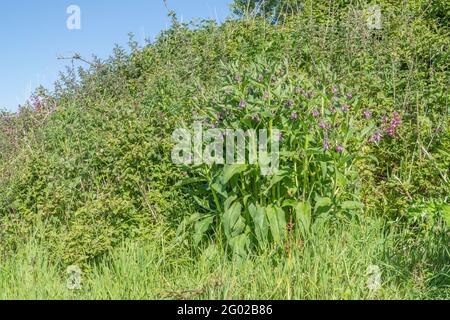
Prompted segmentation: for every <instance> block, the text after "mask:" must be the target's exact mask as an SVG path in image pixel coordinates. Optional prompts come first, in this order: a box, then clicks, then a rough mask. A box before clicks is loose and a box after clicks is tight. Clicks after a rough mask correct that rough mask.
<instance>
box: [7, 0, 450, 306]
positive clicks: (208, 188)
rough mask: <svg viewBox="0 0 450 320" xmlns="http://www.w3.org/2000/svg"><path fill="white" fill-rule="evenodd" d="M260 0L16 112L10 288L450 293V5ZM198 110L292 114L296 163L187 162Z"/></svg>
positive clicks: (275, 123) (251, 118)
mask: <svg viewBox="0 0 450 320" xmlns="http://www.w3.org/2000/svg"><path fill="white" fill-rule="evenodd" d="M257 2H258V1H256V2H255V1H236V2H235V7H234V10H235V13H237V14H238V15H239V18H236V19H233V20H229V21H226V22H224V23H223V24H222V25H217V24H216V23H215V22H212V21H203V22H201V23H197V24H194V23H191V24H181V23H179V22H178V20H177V18H176V15H175V14H174V13H173V12H172V13H171V16H172V18H173V25H172V27H171V28H170V29H169V30H167V31H164V32H163V33H162V34H161V35H160V36H159V38H158V39H157V41H155V42H154V43H151V44H148V45H147V46H145V47H144V48H140V47H138V46H137V44H136V43H135V42H134V41H133V38H132V37H131V38H130V50H128V51H127V50H124V49H122V48H119V47H117V48H115V49H114V53H113V55H112V56H111V58H109V59H108V60H106V61H99V60H95V61H93V62H92V64H91V65H90V67H89V68H88V69H83V68H80V69H79V70H72V69H70V70H68V71H67V72H66V73H65V74H62V75H61V80H60V81H59V82H58V83H57V85H56V87H55V89H54V90H53V91H51V92H50V91H47V90H45V89H40V90H38V91H37V92H36V94H35V96H34V97H33V98H32V99H31V100H30V101H29V103H27V105H25V106H23V107H22V108H21V109H20V111H19V112H17V113H14V114H12V113H7V112H4V113H2V114H1V115H0V190H1V192H0V298H4V299H12V298H20V299H29V298H37V299H48V298H50V299H54V298H64V299H72V298H80V299H103V298H104V299H110V298H120V299H132V298H136V299H157V298H164V299H179V298H187V299H191V298H192V299H205V298H211V299H221V298H222V299H223V298H227V299H228V298H230V299H236V298H241V299H247V298H248V299H266V298H267V299H448V298H449V296H450V254H449V250H450V247H449V244H450V241H449V240H450V238H449V236H450V233H449V232H450V231H449V225H450V200H449V194H450V192H449V191H450V182H449V179H450V151H449V150H450V126H449V120H450V117H449V115H450V108H449V105H450V104H449V101H448V98H449V93H448V86H449V77H448V72H449V57H448V46H449V31H448V26H447V25H446V21H448V12H449V8H448V5H445V4H444V2H441V1H415V2H406V1H405V2H402V3H401V5H398V3H397V1H388V0H385V1H380V4H381V8H382V18H383V19H382V29H380V30H379V29H370V28H368V26H367V23H366V21H367V10H366V9H367V6H368V5H370V4H371V3H370V2H369V1H356V2H352V4H350V3H349V1H334V2H329V1H309V0H308V1H301V2H300V1H287V2H280V3H282V5H279V6H276V7H275V8H272V9H273V10H272V13H274V12H276V13H277V18H275V17H274V15H273V14H270V15H269V14H266V13H265V12H266V11H260V12H258V13H257V12H252V11H254V10H253V9H254V8H255V7H254V6H255V3H256V5H257ZM268 3H271V2H268ZM249 8H250V9H249ZM252 8H253V9H252ZM293 8H295V10H294V9H293ZM249 13H253V15H252V16H249V15H248V14H249ZM75 58H76V57H75ZM195 121H202V123H203V126H204V127H206V128H208V127H209V128H217V129H224V128H231V129H242V130H254V129H261V128H264V129H268V130H269V132H272V131H273V130H275V129H278V130H280V131H281V135H280V151H281V155H280V167H279V171H276V172H274V173H275V174H274V175H269V176H264V175H261V167H260V166H259V164H248V165H219V164H214V165H212V166H207V165H204V164H203V165H192V166H179V165H175V164H174V163H173V162H172V160H171V152H172V149H173V146H174V143H175V141H173V139H172V133H173V132H174V130H175V129H177V128H192V125H193V123H194V122H195ZM70 265H77V266H79V267H80V268H81V269H82V270H83V275H82V281H83V282H82V288H81V289H80V290H69V289H68V288H67V285H66V278H67V274H66V269H67V267H68V266H70ZM370 270H372V271H373V270H379V274H378V275H375V277H374V276H373V274H372V273H373V272H370ZM375 273H377V272H375ZM380 274H381V276H380ZM377 276H380V277H381V278H380V279H381V282H380V283H377V284H376V285H375V287H372V286H371V285H368V281H369V282H370V280H371V279H372V280H374V279H375V280H377ZM375 280H374V281H375ZM375 282H378V281H375ZM370 288H371V289H370Z"/></svg>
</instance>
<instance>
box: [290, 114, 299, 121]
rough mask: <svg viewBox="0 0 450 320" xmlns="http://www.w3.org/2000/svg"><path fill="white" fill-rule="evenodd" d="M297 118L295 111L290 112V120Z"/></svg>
mask: <svg viewBox="0 0 450 320" xmlns="http://www.w3.org/2000/svg"><path fill="white" fill-rule="evenodd" d="M297 119H298V113H297V112H292V114H291V120H297Z"/></svg>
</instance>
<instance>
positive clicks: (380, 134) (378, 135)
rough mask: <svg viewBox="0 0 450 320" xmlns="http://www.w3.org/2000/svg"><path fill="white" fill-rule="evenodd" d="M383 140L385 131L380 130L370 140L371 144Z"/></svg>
mask: <svg viewBox="0 0 450 320" xmlns="http://www.w3.org/2000/svg"><path fill="white" fill-rule="evenodd" d="M382 138H383V131H381V130H378V131H377V132H375V134H374V135H373V136H371V137H370V138H369V143H375V142H380V141H381V139H382Z"/></svg>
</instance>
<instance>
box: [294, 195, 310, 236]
mask: <svg viewBox="0 0 450 320" xmlns="http://www.w3.org/2000/svg"><path fill="white" fill-rule="evenodd" d="M295 215H296V222H297V225H298V227H299V230H300V233H301V234H302V235H303V237H305V236H306V235H307V234H308V233H309V229H310V227H311V219H312V217H311V204H310V203H309V201H306V202H303V201H302V202H299V203H298V204H297V205H296V207H295Z"/></svg>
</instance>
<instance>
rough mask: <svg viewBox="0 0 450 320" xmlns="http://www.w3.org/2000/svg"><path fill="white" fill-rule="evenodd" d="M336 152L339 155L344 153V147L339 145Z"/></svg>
mask: <svg viewBox="0 0 450 320" xmlns="http://www.w3.org/2000/svg"><path fill="white" fill-rule="evenodd" d="M336 152H337V153H342V152H344V147H343V146H341V145H337V146H336Z"/></svg>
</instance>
